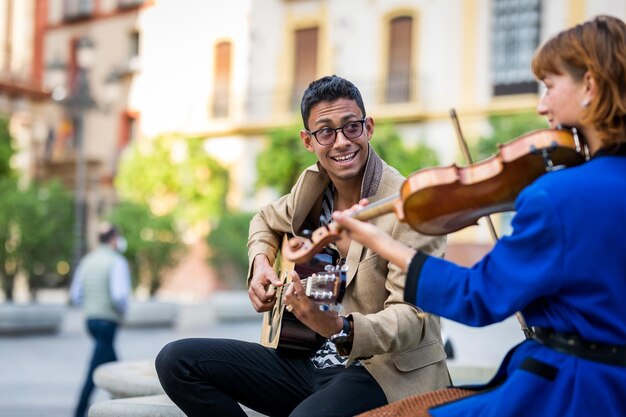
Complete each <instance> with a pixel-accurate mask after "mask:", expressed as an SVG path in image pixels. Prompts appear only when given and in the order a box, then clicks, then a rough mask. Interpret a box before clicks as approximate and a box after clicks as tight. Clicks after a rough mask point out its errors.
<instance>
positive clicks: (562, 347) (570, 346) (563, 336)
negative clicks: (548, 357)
mask: <svg viewBox="0 0 626 417" xmlns="http://www.w3.org/2000/svg"><path fill="white" fill-rule="evenodd" d="M533 330H534V336H533V338H534V339H535V340H536V341H538V342H539V343H541V344H543V345H546V346H548V347H551V348H552V349H554V350H558V351H559V352H563V353H568V354H570V355H574V356H578V357H579V358H583V359H588V360H591V361H596V362H602V363H606V364H609V365H619V366H626V346H613V345H606V344H603V343H596V342H590V341H587V340H585V339H583V338H581V337H580V336H578V335H576V334H570V333H558V332H555V331H554V330H552V329H546V328H542V327H534V328H533Z"/></svg>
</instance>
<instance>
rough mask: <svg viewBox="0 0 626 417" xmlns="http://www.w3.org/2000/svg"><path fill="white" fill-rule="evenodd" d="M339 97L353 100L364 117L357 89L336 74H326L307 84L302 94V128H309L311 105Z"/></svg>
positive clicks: (359, 93) (363, 108)
mask: <svg viewBox="0 0 626 417" xmlns="http://www.w3.org/2000/svg"><path fill="white" fill-rule="evenodd" d="M340 98H347V99H349V100H354V101H355V102H356V104H357V106H359V108H360V109H361V112H363V117H365V106H364V105H363V98H361V92H360V91H359V89H358V88H356V86H355V85H354V84H352V83H351V82H350V81H348V80H346V79H344V78H341V77H338V76H336V75H327V76H325V77H322V78H320V79H319V80H315V81H313V82H312V83H311V84H309V87H308V88H307V89H306V91H305V92H304V95H303V96H302V102H301V103H300V112H301V113H302V121H303V122H304V128H305V129H307V130H308V129H309V116H310V115H311V107H313V106H314V105H316V104H317V103H319V102H321V101H335V100H338V99H340Z"/></svg>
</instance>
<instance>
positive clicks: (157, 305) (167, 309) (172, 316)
mask: <svg viewBox="0 0 626 417" xmlns="http://www.w3.org/2000/svg"><path fill="white" fill-rule="evenodd" d="M178 310H179V306H178V304H176V303H168V302H163V301H156V300H149V301H131V302H130V304H129V305H128V312H127V314H126V317H125V318H124V326H126V327H173V326H174V325H175V324H176V319H177V318H178Z"/></svg>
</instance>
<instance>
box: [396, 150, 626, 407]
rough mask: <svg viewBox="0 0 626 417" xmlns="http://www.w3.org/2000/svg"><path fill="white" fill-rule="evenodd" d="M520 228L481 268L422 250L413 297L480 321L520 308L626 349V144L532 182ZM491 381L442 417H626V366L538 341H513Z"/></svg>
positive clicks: (460, 318)
mask: <svg viewBox="0 0 626 417" xmlns="http://www.w3.org/2000/svg"><path fill="white" fill-rule="evenodd" d="M515 206H516V211H517V214H516V215H515V217H514V219H513V223H512V225H513V233H512V234H511V236H508V237H504V238H502V239H501V240H500V241H499V242H498V243H497V244H496V245H495V247H494V248H493V250H492V251H491V252H490V253H489V254H488V255H487V256H485V258H483V259H482V260H481V261H480V262H478V263H477V264H476V265H474V266H473V267H471V268H464V267H460V266H457V265H455V264H453V263H450V262H448V261H445V260H442V259H438V258H434V257H429V256H426V255H424V254H421V253H418V255H416V256H415V257H414V259H413V261H412V263H411V266H410V268H409V274H408V278H407V287H406V292H405V299H406V301H408V302H411V303H413V304H416V305H417V306H419V307H420V308H422V309H424V310H425V311H428V312H431V313H434V314H437V315H440V316H442V317H446V318H448V319H451V320H454V321H457V322H460V323H464V324H467V325H470V326H485V325H489V324H492V323H496V322H499V321H501V320H503V319H505V318H507V317H509V316H511V315H512V314H514V313H515V312H516V311H521V312H522V313H523V315H524V317H525V318H526V322H527V323H528V325H529V326H538V327H542V328H551V329H554V331H557V332H563V333H575V334H577V335H580V337H582V338H583V339H586V340H588V341H593V342H597V343H603V344H609V345H616V346H622V347H625V346H626V146H624V145H622V146H621V147H620V148H619V150H618V152H617V153H612V154H610V155H607V154H606V152H604V151H601V152H599V153H598V155H596V156H595V157H594V158H593V159H592V160H591V161H589V162H587V163H584V164H583V165H580V166H578V167H574V168H568V169H564V170H561V171H556V172H552V173H549V174H546V175H544V176H542V177H540V178H539V179H538V180H536V181H535V182H534V183H533V184H531V185H530V186H528V187H527V188H526V189H524V190H523V191H522V192H521V193H520V195H519V196H518V198H517V200H516V203H515ZM491 385H492V387H491V388H490V389H488V390H485V391H482V392H480V393H479V394H476V395H474V396H471V397H469V398H466V399H462V400H458V401H456V402H452V403H449V404H446V405H443V406H439V407H436V408H432V409H431V410H430V413H431V414H432V415H433V416H435V417H438V416H463V417H466V416H498V417H502V416H520V417H522V416H523V417H530V416H533V417H536V416H550V417H555V416H556V417H565V416H600V417H613V416H614V417H624V416H626V366H621V365H609V364H606V363H602V362H598V361H593V360H588V359H582V358H580V357H577V356H574V355H571V354H567V353H562V352H560V351H557V350H554V349H552V348H550V347H547V346H545V345H544V344H541V343H538V342H537V341H535V340H533V339H529V340H526V341H524V342H522V343H521V344H519V345H517V346H516V347H514V348H513V349H512V350H511V351H509V353H508V354H507V356H506V358H505V359H504V361H503V363H502V365H501V367H500V370H499V371H498V374H497V375H496V377H495V378H494V381H493V383H492V384H491Z"/></svg>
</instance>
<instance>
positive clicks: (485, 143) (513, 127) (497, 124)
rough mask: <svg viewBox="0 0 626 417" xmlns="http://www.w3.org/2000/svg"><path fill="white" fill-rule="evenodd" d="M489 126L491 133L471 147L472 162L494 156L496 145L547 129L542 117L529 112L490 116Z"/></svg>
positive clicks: (496, 149)
mask: <svg viewBox="0 0 626 417" xmlns="http://www.w3.org/2000/svg"><path fill="white" fill-rule="evenodd" d="M489 124H490V125H491V129H492V133H491V134H490V135H488V136H483V137H481V138H480V139H479V140H478V142H476V144H475V145H474V146H472V147H471V152H472V159H473V160H474V161H480V160H483V159H485V158H488V157H490V156H492V155H494V154H495V153H496V152H497V151H498V144H501V143H506V142H510V141H512V140H514V139H516V138H517V137H519V136H521V135H523V134H524V133H528V132H530V131H533V130H536V129H544V128H546V127H547V125H546V121H545V119H544V118H543V117H540V116H538V115H537V114H536V113H530V112H528V113H520V114H511V115H497V116H490V117H489Z"/></svg>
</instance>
